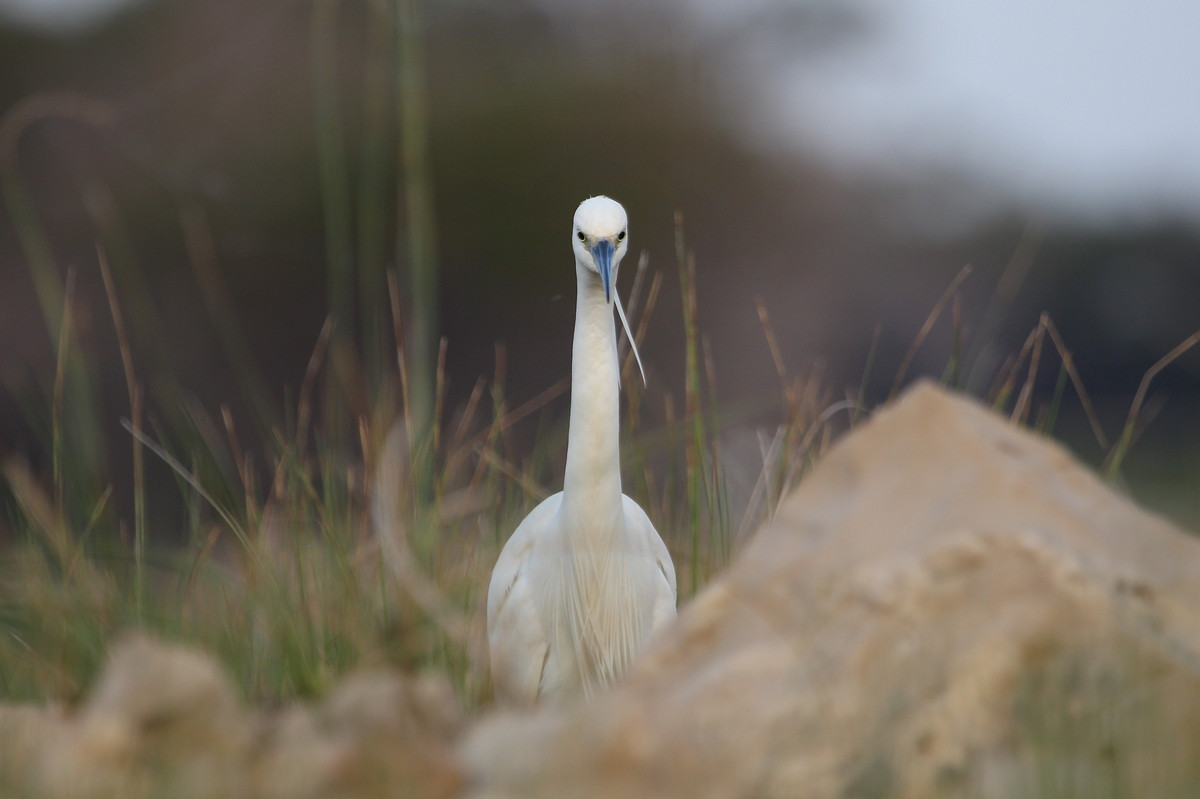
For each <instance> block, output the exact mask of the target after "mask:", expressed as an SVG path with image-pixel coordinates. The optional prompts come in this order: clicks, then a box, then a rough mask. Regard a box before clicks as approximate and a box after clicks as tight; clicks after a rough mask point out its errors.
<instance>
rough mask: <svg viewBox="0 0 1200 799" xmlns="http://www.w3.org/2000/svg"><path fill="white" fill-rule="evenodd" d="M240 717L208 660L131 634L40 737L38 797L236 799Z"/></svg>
mask: <svg viewBox="0 0 1200 799" xmlns="http://www.w3.org/2000/svg"><path fill="white" fill-rule="evenodd" d="M249 732H250V726H249V718H248V716H247V714H246V712H245V711H244V710H243V708H242V707H241V704H240V702H239V701H238V699H237V697H236V695H235V694H234V691H233V688H232V686H231V685H230V683H229V681H228V679H227V678H226V677H225V675H224V674H223V673H222V672H221V669H220V668H219V666H218V665H217V664H216V662H215V661H214V660H213V659H212V658H210V657H208V656H206V655H203V654H201V653H199V652H194V651H192V650H190V649H187V648H185V647H180V646H169V645H165V644H162V643H160V642H158V641H155V640H154V639H151V638H149V637H148V636H145V635H141V634H131V635H128V636H126V637H124V638H122V639H121V640H120V641H118V642H117V643H116V644H115V645H114V647H113V649H112V651H111V653H110V656H109V663H108V665H107V667H106V668H105V669H104V672H103V674H102V676H101V678H100V680H99V682H98V683H97V685H96V687H95V688H94V689H93V690H92V691H91V693H90V695H89V697H88V700H87V702H86V703H85V704H84V706H83V708H82V709H81V710H80V712H79V713H78V715H77V716H76V717H75V718H73V719H70V720H69V722H68V723H66V724H65V725H64V726H63V728H62V730H61V734H60V735H58V736H57V737H56V739H54V740H49V741H47V745H46V746H44V747H43V748H42V751H41V756H40V759H39V765H38V768H39V779H38V782H37V784H38V785H39V786H40V791H39V795H45V796H50V797H71V798H72V799H75V798H76V797H79V798H81V799H82V798H83V797H88V798H89V799H90V797H122V799H125V798H126V797H130V798H133V797H139V796H146V795H149V794H150V793H151V791H154V792H156V794H155V795H169V796H172V797H180V798H181V799H191V798H192V797H210V796H225V797H231V798H232V799H237V797H241V796H243V795H244V791H243V785H244V784H245V774H244V770H243V769H242V767H241V765H242V752H243V751H244V750H245V749H246V747H247V745H248V743H249V737H248V736H249Z"/></svg>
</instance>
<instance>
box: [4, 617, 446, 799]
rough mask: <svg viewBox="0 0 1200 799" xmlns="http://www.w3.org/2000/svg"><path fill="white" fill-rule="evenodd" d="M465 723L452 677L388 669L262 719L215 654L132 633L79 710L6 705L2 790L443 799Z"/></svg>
mask: <svg viewBox="0 0 1200 799" xmlns="http://www.w3.org/2000/svg"><path fill="white" fill-rule="evenodd" d="M460 724H461V718H460V710H459V707H458V704H457V702H456V700H455V697H454V695H453V692H452V690H451V689H450V686H449V684H448V683H447V681H446V680H445V679H444V678H440V677H434V676H421V677H416V678H407V677H403V676H400V675H394V674H383V673H378V674H366V675H359V676H355V677H351V678H348V679H347V680H346V681H344V682H343V683H342V684H341V685H340V686H339V687H337V688H336V689H335V690H334V692H333V693H332V695H331V696H330V697H329V699H328V700H327V701H326V702H325V703H324V704H322V705H319V706H315V707H314V706H306V705H294V706H290V707H287V708H284V709H282V710H279V711H273V712H259V713H253V712H251V711H250V710H248V709H247V708H246V707H244V706H243V704H242V703H241V702H240V701H239V699H238V698H237V695H236V693H235V691H234V689H233V686H232V684H231V683H230V681H229V679H228V678H227V676H226V675H225V674H224V673H223V672H222V670H221V669H220V667H219V665H218V664H217V662H216V661H215V660H214V659H213V658H211V657H209V656H208V655H205V654H203V653H200V652H196V651H193V650H191V649H188V648H186V647H181V646H174V645H168V644H164V643H162V642H159V641H156V640H154V639H152V638H150V637H148V636H145V635H141V634H131V635H128V636H126V637H124V638H123V639H121V640H120V641H118V642H117V643H116V644H115V645H114V647H113V649H112V651H111V653H110V657H109V663H108V665H107V666H106V668H105V669H104V671H103V673H102V675H101V677H100V679H99V680H98V682H97V684H96V686H95V687H94V688H93V689H92V691H91V692H90V694H89V696H88V698H87V701H86V702H85V703H84V704H83V706H82V707H81V708H80V709H79V710H78V711H76V712H75V713H72V714H67V713H64V712H61V711H57V710H52V709H42V708H36V707H24V706H23V707H3V706H0V796H2V797H9V796H18V797H28V798H29V799H34V798H36V799H43V798H44V799H151V797H171V799H284V798H285V797H286V799H307V798H309V797H311V799H382V797H387V798H388V799H405V798H406V797H420V798H421V799H443V798H448V797H450V796H453V795H454V794H455V793H457V791H458V789H459V786H460V783H459V777H458V770H457V767H456V765H455V763H454V762H453V760H452V758H451V756H450V752H451V749H450V740H451V737H452V736H454V735H455V734H456V733H457V731H458V729H459V727H460Z"/></svg>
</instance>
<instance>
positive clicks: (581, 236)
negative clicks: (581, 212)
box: [575, 230, 587, 241]
mask: <svg viewBox="0 0 1200 799" xmlns="http://www.w3.org/2000/svg"><path fill="white" fill-rule="evenodd" d="M575 235H576V237H578V239H579V240H580V241H587V236H585V235H583V231H582V230H577V231H575Z"/></svg>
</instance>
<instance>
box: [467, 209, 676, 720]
mask: <svg viewBox="0 0 1200 799" xmlns="http://www.w3.org/2000/svg"><path fill="white" fill-rule="evenodd" d="M571 244H572V247H573V249H574V251H575V275H576V278H577V281H578V296H577V298H576V304H575V339H574V346H573V349H572V356H571V419H570V427H569V430H568V440H567V465H566V472H565V474H564V475H563V490H562V491H560V492H559V493H557V494H555V495H554V496H552V497H549V498H547V499H546V500H544V501H543V502H541V504H539V505H538V506H537V507H536V508H534V509H533V511H532V512H530V514H529V515H528V516H526V517H525V520H524V521H523V522H521V524H520V525H519V526H518V527H517V529H516V531H515V532H514V533H513V534H512V537H511V538H509V540H508V543H507V544H505V546H504V549H503V550H502V551H501V553H500V558H499V559H498V560H497V562H496V567H495V570H494V571H493V572H492V582H491V586H490V587H489V588H488V608H487V610H488V649H489V651H490V656H491V666H492V682H493V684H494V685H495V688H496V694H497V696H498V697H499V698H500V699H501V700H503V701H508V702H515V703H521V704H530V703H533V702H536V701H547V702H562V701H566V700H570V699H572V698H575V697H590V696H592V695H594V694H595V693H596V692H597V691H598V690H599V689H601V688H603V687H604V686H606V685H608V684H609V683H610V682H612V681H613V680H614V679H615V678H616V677H618V676H619V675H620V674H621V673H622V672H623V671H624V670H625V669H626V668H627V667H628V666H629V664H630V663H631V662H632V660H633V658H634V656H635V655H636V654H637V652H638V650H639V649H640V648H641V646H642V645H643V644H644V643H645V642H646V640H647V639H648V638H649V637H650V635H651V633H653V632H654V631H655V630H656V629H658V628H659V627H660V626H662V625H663V624H665V623H666V622H668V621H670V620H671V619H672V618H674V616H675V567H674V566H673V565H672V563H671V556H670V554H669V553H668V552H667V548H666V546H665V545H664V544H663V541H662V538H660V537H659V535H658V532H657V531H656V530H655V529H654V525H653V524H651V523H650V518H649V517H648V516H647V515H646V512H645V511H643V510H642V509H641V507H639V506H638V504H637V503H636V502H634V501H633V500H632V499H630V498H629V497H627V496H625V495H624V494H622V493H621V465H620V454H619V446H618V438H619V423H620V412H619V403H620V391H619V369H620V366H619V363H618V360H617V338H616V328H615V325H614V324H613V316H612V308H610V307H609V306H610V304H614V305H616V308H617V313H618V315H619V316H620V318H621V323H622V324H623V325H624V327H625V332H626V334H627V335H628V334H629V323H628V322H627V321H626V319H625V311H624V309H623V308H622V307H621V300H620V298H619V297H618V296H617V291H616V282H617V267H618V266H619V265H620V263H621V259H622V258H623V257H624V256H625V252H626V250H627V249H628V220H627V217H626V215H625V209H624V208H622V207H621V205H620V203H618V202H616V201H615V200H610V199H609V198H607V197H592V198H591V199H588V200H585V201H584V202H583V203H581V204H580V206H579V208H578V209H577V210H576V211H575V222H574V226H573V227H572V229H571ZM629 343H630V346H634V342H633V336H629ZM633 352H634V356H635V357H636V358H637V359H638V368H639V369H641V356H639V355H638V353H637V348H636V347H634V350H633ZM642 377H643V380H644V379H645V373H644V372H643V374H642Z"/></svg>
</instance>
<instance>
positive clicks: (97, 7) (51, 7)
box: [0, 0, 138, 32]
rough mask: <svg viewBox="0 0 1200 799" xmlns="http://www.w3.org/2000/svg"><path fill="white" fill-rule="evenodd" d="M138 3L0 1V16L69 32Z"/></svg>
mask: <svg viewBox="0 0 1200 799" xmlns="http://www.w3.org/2000/svg"><path fill="white" fill-rule="evenodd" d="M135 2H138V0H0V13H3V14H4V16H5V17H8V18H9V19H12V20H15V21H17V22H19V23H21V24H23V25H28V26H29V27H31V28H34V29H39V30H45V31H50V32H71V31H74V30H79V29H82V28H86V27H87V26H88V25H92V24H94V23H96V22H99V21H101V20H103V19H104V18H106V17H107V16H108V15H109V14H112V13H113V12H115V11H118V10H120V9H121V8H124V7H125V6H128V5H132V4H133V3H135Z"/></svg>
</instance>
